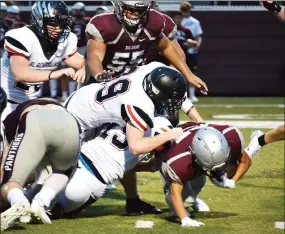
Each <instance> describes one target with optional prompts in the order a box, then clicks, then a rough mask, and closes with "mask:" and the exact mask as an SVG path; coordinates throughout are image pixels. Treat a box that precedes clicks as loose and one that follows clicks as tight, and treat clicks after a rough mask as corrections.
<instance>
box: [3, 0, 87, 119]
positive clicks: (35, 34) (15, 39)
mask: <svg viewBox="0 0 285 234" xmlns="http://www.w3.org/2000/svg"><path fill="white" fill-rule="evenodd" d="M31 23H32V25H31V26H25V27H22V28H19V29H14V30H10V31H9V32H7V33H6V35H5V44H4V47H5V50H6V53H4V55H3V58H2V59H1V68H2V69H1V87H3V89H4V90H5V91H6V93H7V97H8V106H7V108H6V109H5V111H4V113H3V115H2V119H4V118H5V117H6V116H7V114H8V113H10V112H11V111H12V110H14V109H15V107H16V106H17V105H18V104H19V103H21V102H23V101H27V100H30V99H34V98H36V97H37V93H38V91H39V90H40V88H41V86H42V84H43V82H44V81H48V80H50V79H59V78H61V77H62V76H63V75H67V76H69V77H71V78H72V79H74V80H76V81H78V82H82V81H84V79H85V61H84V58H83V56H81V55H80V54H79V53H77V38H76V36H75V34H73V33H71V32H70V28H69V23H70V18H69V12H68V8H67V6H66V5H65V3H64V2H62V1H37V2H36V3H35V4H34V6H33V8H32V14H31ZM23 35H25V36H24V37H23ZM62 61H64V62H65V63H66V64H67V65H68V66H70V67H72V68H66V69H61V70H56V69H57V67H58V66H59V64H60V63H61V62H62ZM73 68H74V69H78V70H77V72H75V71H74V69H73Z"/></svg>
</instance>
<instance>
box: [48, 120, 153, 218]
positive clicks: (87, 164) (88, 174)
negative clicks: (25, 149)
mask: <svg viewBox="0 0 285 234" xmlns="http://www.w3.org/2000/svg"><path fill="white" fill-rule="evenodd" d="M155 119H156V118H154V121H155ZM154 128H155V125H154ZM88 135H89V136H88V139H90V140H87V141H86V142H84V143H83V145H82V148H81V155H80V160H79V164H78V167H77V169H76V171H75V173H74V175H73V177H72V179H71V180H70V181H69V183H68V185H67V187H66V189H65V191H64V192H62V193H61V194H60V195H59V197H58V199H57V200H58V204H57V205H56V206H55V208H54V209H53V212H52V214H53V217H54V218H62V215H63V217H69V218H71V217H74V216H75V215H77V214H79V213H80V212H81V211H82V210H83V209H84V208H86V207H87V206H89V205H91V204H92V203H94V202H95V201H97V200H98V199H99V198H100V197H102V196H103V194H104V192H105V189H106V185H107V184H111V183H113V182H114V181H116V180H118V179H122V178H123V176H124V174H125V173H126V172H128V171H130V170H132V169H133V168H134V167H135V166H136V165H137V164H138V163H139V162H141V161H142V160H143V159H144V158H146V157H148V154H142V155H133V154H132V153H131V152H130V149H129V147H128V141H127V135H126V128H125V127H121V126H119V125H117V124H112V123H106V124H103V125H102V126H100V127H99V128H97V129H96V130H95V131H93V130H92V134H90V133H89V134H88ZM150 135H151V131H150V129H148V131H147V132H146V133H145V136H146V137H147V136H150ZM77 191H80V193H78V192H77ZM152 209H154V207H151V206H148V209H144V210H143V212H144V213H143V214H148V213H153V212H154V211H153V210H152Z"/></svg>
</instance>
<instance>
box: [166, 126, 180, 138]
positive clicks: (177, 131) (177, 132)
mask: <svg viewBox="0 0 285 234" xmlns="http://www.w3.org/2000/svg"><path fill="white" fill-rule="evenodd" d="M168 132H169V133H170V134H171V136H172V140H175V141H176V140H178V139H179V138H180V137H181V136H182V134H183V130H182V128H180V127H178V128H172V129H171V130H169V131H168Z"/></svg>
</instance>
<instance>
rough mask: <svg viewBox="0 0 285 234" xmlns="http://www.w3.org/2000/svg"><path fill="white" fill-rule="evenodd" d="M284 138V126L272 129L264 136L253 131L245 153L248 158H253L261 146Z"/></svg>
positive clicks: (259, 132) (260, 132)
mask: <svg viewBox="0 0 285 234" xmlns="http://www.w3.org/2000/svg"><path fill="white" fill-rule="evenodd" d="M284 138H285V133H284V125H281V126H279V127H277V128H275V129H272V130H270V131H269V132H266V133H265V134H264V133H263V132H262V131H260V130H258V131H254V132H253V133H252V135H251V140H250V143H249V145H248V146H247V147H246V149H245V151H246V153H247V154H248V156H249V157H251V158H254V157H255V156H256V155H257V154H258V152H259V151H260V150H261V148H262V147H263V146H265V145H267V144H270V143H273V142H276V141H281V140H284Z"/></svg>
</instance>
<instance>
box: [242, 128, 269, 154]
mask: <svg viewBox="0 0 285 234" xmlns="http://www.w3.org/2000/svg"><path fill="white" fill-rule="evenodd" d="M263 134H264V133H263V132H262V131H260V130H257V131H254V132H253V133H252V134H251V136H250V139H251V140H250V143H249V145H248V146H247V147H246V148H245V152H246V153H247V154H248V156H249V157H251V158H255V157H256V155H257V154H258V152H259V151H260V150H261V148H262V146H260V145H259V142H258V138H259V137H260V136H262V135H263Z"/></svg>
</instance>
